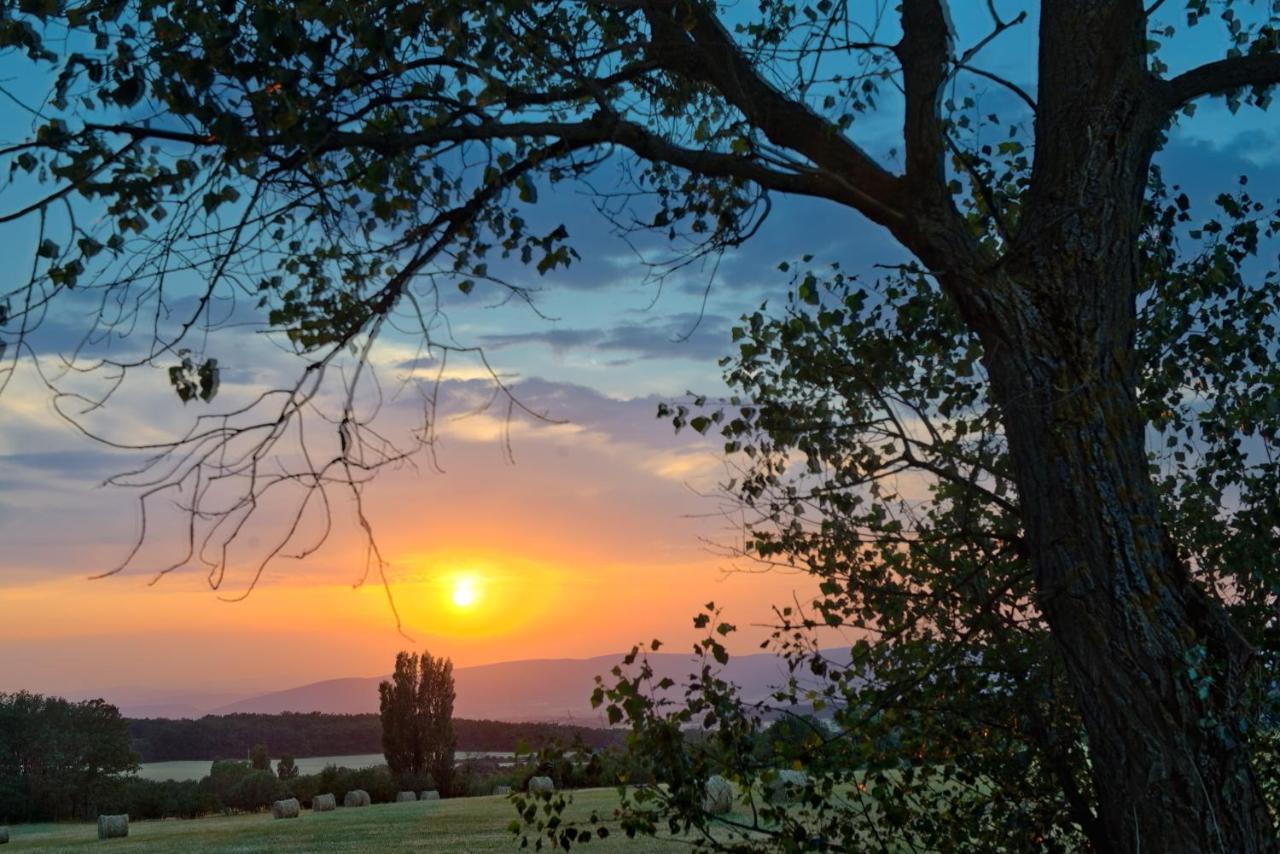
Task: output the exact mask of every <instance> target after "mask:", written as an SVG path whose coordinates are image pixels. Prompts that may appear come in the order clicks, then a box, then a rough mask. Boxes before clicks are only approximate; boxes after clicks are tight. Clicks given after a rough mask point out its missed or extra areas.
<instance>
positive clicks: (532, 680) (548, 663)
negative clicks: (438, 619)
mask: <svg viewBox="0 0 1280 854" xmlns="http://www.w3.org/2000/svg"><path fill="white" fill-rule="evenodd" d="M824 656H825V657H826V658H828V659H829V660H831V661H833V662H840V661H844V662H847V661H848V652H847V651H843V650H828V651H825V652H824ZM622 658H623V655H622V654H621V653H618V654H615V655H601V656H596V657H595V658H577V659H575V658H556V659H531V660H527V661H505V662H501V663H498V664H485V665H479V666H476V667H459V668H457V669H456V670H455V671H454V685H455V688H456V691H457V699H456V701H455V703H454V714H455V715H456V716H457V717H459V718H468V719H472V720H476V719H487V720H504V721H556V722H564V723H567V722H574V723H578V724H583V725H588V726H591V725H601V726H602V725H604V716H603V713H602V712H601V711H600V710H597V709H592V708H591V692H592V690H593V689H594V688H595V677H596V675H603V676H605V677H606V684H608V683H609V682H610V680H611V676H610V674H609V672H610V670H611V669H612V668H613V667H614V666H615V665H617V664H619V663H620V662H621V660H622ZM648 658H649V663H650V664H651V665H652V666H653V669H654V675H655V678H656V679H661V678H662V677H664V676H665V677H670V678H671V679H673V680H675V682H676V684H677V688H675V689H673V693H675V694H678V692H679V685H680V684H681V683H682V682H683V681H684V679H685V677H687V676H688V674H690V673H692V672H695V671H696V670H697V668H698V667H699V664H698V660H697V659H695V658H693V657H692V656H689V655H684V654H677V653H649V655H648ZM721 676H722V678H724V679H726V680H727V681H730V682H733V683H734V684H736V685H738V686H739V688H740V689H741V692H742V696H743V697H744V698H745V699H747V700H751V701H754V700H763V699H766V698H767V697H768V695H769V694H770V692H771V691H772V690H773V688H774V687H775V686H777V685H781V684H785V682H786V679H787V669H786V664H785V662H784V661H783V660H782V659H781V658H780V657H778V656H776V655H772V654H768V653H757V654H754V655H742V656H734V657H732V658H730V660H729V663H728V665H726V666H725V667H723V668H721ZM385 678H387V677H383V676H374V677H367V678H359V677H353V678H346V679H326V680H324V681H321V682H312V683H310V684H308V685H300V686H298V687H296V688H290V689H288V690H284V691H275V692H272V693H269V694H261V695H258V696H255V697H248V698H246V699H243V700H238V701H236V702H233V703H228V704H226V705H222V706H218V707H216V708H213V709H211V710H209V714H214V715H228V714H236V713H246V712H248V713H259V714H278V713H280V712H328V713H330V714H362V713H369V712H377V711H378V683H379V682H381V681H382V680H383V679H385Z"/></svg>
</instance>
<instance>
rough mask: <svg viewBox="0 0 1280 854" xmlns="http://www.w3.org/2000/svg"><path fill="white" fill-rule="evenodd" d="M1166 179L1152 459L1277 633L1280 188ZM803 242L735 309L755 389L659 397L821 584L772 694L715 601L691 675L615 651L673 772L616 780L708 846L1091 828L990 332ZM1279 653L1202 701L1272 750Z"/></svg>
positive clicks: (883, 843) (651, 744)
mask: <svg viewBox="0 0 1280 854" xmlns="http://www.w3.org/2000/svg"><path fill="white" fill-rule="evenodd" d="M1152 181H1153V183H1152V188H1151V194H1150V202H1149V204H1148V208H1147V210H1148V228H1147V231H1146V232H1145V237H1144V244H1143V250H1144V251H1143V257H1144V259H1145V261H1146V267H1145V273H1146V279H1145V282H1144V292H1143V295H1142V300H1141V306H1140V311H1141V314H1142V320H1141V322H1140V324H1139V327H1138V328H1139V329H1140V337H1139V340H1138V342H1137V352H1138V353H1139V354H1141V358H1142V364H1143V365H1144V370H1143V371H1142V374H1141V376H1142V382H1141V385H1140V388H1139V394H1140V399H1141V402H1142V403H1141V405H1142V407H1143V412H1144V414H1145V415H1146V417H1147V418H1148V421H1149V425H1150V427H1149V436H1150V441H1149V447H1150V458H1151V464H1152V466H1153V468H1154V469H1155V470H1157V471H1159V472H1160V476H1159V482H1160V485H1161V494H1162V497H1163V499H1164V502H1163V512H1164V513H1166V514H1167V517H1168V525H1169V529H1170V530H1171V531H1172V532H1174V535H1175V538H1176V542H1177V546H1178V548H1179V550H1180V551H1182V552H1183V553H1184V555H1185V556H1186V558H1187V559H1188V560H1189V561H1190V562H1191V563H1192V565H1193V566H1195V567H1196V572H1197V574H1198V575H1199V576H1200V578H1201V579H1202V581H1203V583H1205V584H1206V586H1208V587H1209V588H1210V589H1213V590H1215V591H1217V593H1218V595H1219V596H1220V597H1221V598H1222V600H1223V601H1224V602H1225V603H1226V604H1227V606H1228V608H1229V609H1230V610H1231V612H1232V615H1233V618H1234V620H1235V624H1236V625H1237V626H1238V627H1239V628H1240V630H1241V631H1243V632H1245V633H1246V634H1247V636H1248V637H1249V640H1250V642H1251V643H1252V644H1253V645H1254V647H1255V649H1257V650H1258V654H1259V655H1260V656H1262V657H1264V659H1265V660H1266V661H1271V660H1273V659H1274V656H1275V654H1276V650H1275V640H1274V639H1275V637H1276V634H1275V630H1276V606H1277V592H1280V557H1278V555H1280V551H1277V549H1276V547H1275V546H1276V542H1275V533H1276V531H1277V530H1280V524H1278V522H1280V520H1278V519H1277V517H1276V515H1275V514H1276V509H1277V507H1280V502H1278V501H1277V497H1278V496H1280V481H1277V471H1276V465H1277V463H1276V460H1277V450H1280V448H1278V447H1277V442H1278V441H1280V406H1276V405H1274V402H1275V400H1276V399H1277V396H1278V395H1280V374H1278V373H1277V370H1276V367H1275V366H1276V363H1277V358H1278V357H1280V353H1278V352H1277V349H1276V343H1275V342H1276V340H1277V336H1276V329H1275V324H1276V318H1277V316H1280V314H1278V312H1280V303H1278V302H1277V296H1276V295H1277V293H1280V288H1278V287H1277V285H1278V284H1280V283H1278V282H1277V280H1276V275H1277V274H1276V271H1275V270H1273V269H1269V268H1266V267H1259V266H1258V265H1257V264H1256V263H1254V260H1255V259H1256V256H1257V252H1258V249H1259V246H1265V245H1272V244H1271V243H1269V241H1274V240H1275V239H1276V238H1277V237H1278V236H1280V210H1277V209H1276V208H1275V207H1269V206H1266V205H1263V204H1261V203H1260V202H1257V201H1255V200H1254V199H1252V198H1251V197H1250V196H1249V194H1248V193H1247V192H1246V191H1245V190H1244V189H1243V188H1241V190H1240V191H1239V192H1237V193H1235V194H1224V195H1221V196H1219V197H1218V199H1217V202H1216V208H1217V210H1216V212H1215V215H1214V216H1213V217H1211V218H1208V219H1205V220H1203V221H1200V222H1196V221H1194V220H1193V219H1192V214H1191V211H1190V209H1189V204H1188V201H1187V198H1186V196H1185V195H1183V194H1181V193H1180V192H1178V189H1177V188H1173V189H1172V190H1169V189H1167V188H1166V187H1165V186H1164V184H1163V182H1162V180H1161V177H1160V174H1159V173H1158V172H1155V173H1153V179H1152ZM1180 244H1181V245H1182V246H1183V247H1186V246H1188V245H1190V246H1191V247H1193V248H1192V249H1191V251H1189V252H1187V251H1185V250H1184V251H1182V252H1181V253H1180V252H1179V251H1178V250H1179V245H1180ZM810 261H811V259H808V258H806V259H804V260H803V261H802V262H801V265H800V266H798V267H794V268H793V267H792V265H790V264H784V265H782V270H783V272H789V273H792V274H793V277H792V280H791V296H790V298H789V299H788V301H787V303H786V306H785V310H784V311H783V312H781V313H779V314H777V315H770V314H769V313H768V310H767V308H766V307H762V308H761V310H759V311H757V312H755V313H753V314H751V315H749V316H746V317H744V318H743V319H742V322H741V325H740V326H738V327H737V328H736V329H735V330H734V333H733V335H734V339H735V340H736V342H737V344H738V352H737V355H736V357H734V358H732V359H726V360H724V365H725V368H726V379H727V381H728V384H729V385H730V386H731V387H733V388H734V389H735V390H737V391H738V392H739V396H737V397H734V398H732V399H729V400H725V401H720V402H714V401H710V400H708V399H706V398H698V399H694V400H691V401H688V402H685V403H681V404H664V405H663V406H662V407H661V408H660V412H659V415H660V417H664V418H668V419H670V420H671V421H672V422H673V423H674V424H675V426H676V429H686V428H687V429H695V430H699V431H701V432H706V431H708V430H709V429H710V428H711V427H712V426H715V427H716V428H717V429H718V430H719V432H720V433H721V434H722V435H723V437H724V439H725V451H726V453H727V454H729V455H730V459H734V460H737V461H738V463H739V465H740V468H739V472H738V474H739V476H738V477H736V478H734V479H733V480H732V481H731V482H730V483H728V484H727V485H726V499H727V500H729V501H730V502H731V505H730V506H731V507H732V508H733V509H735V510H736V511H738V512H740V513H743V514H745V518H746V519H747V533H748V536H747V540H746V543H745V550H746V553H747V555H748V556H750V557H753V558H754V559H755V560H757V561H760V562H762V563H764V564H766V565H774V566H782V567H786V568H789V569H797V568H798V569H802V570H804V571H805V572H806V573H808V574H809V575H810V576H812V577H813V578H814V579H815V581H816V582H817V584H818V595H817V596H816V597H815V598H813V599H812V600H811V601H810V602H808V603H806V605H805V607H798V606H785V607H779V608H778V609H777V610H776V616H777V618H778V623H777V627H776V629H775V631H774V633H773V636H772V641H771V645H772V646H773V647H774V648H775V649H777V650H778V651H779V652H780V653H782V654H783V655H784V656H785V658H786V659H787V661H788V663H789V665H790V668H791V673H792V675H791V679H790V681H789V682H788V684H786V685H785V686H783V687H782V690H780V691H779V692H778V694H777V695H776V696H775V697H773V698H772V699H771V701H769V702H767V703H762V704H758V703H747V702H745V701H744V700H743V699H742V698H740V697H739V696H738V695H737V692H736V690H735V688H734V686H732V685H730V684H727V683H726V682H724V681H723V680H722V679H721V678H720V677H718V676H717V671H718V668H719V667H720V666H722V665H723V664H724V663H725V662H726V661H727V658H728V653H727V651H726V649H725V645H724V644H725V639H726V638H727V637H728V636H730V635H731V634H732V633H733V632H734V631H735V627H734V626H732V625H731V624H729V623H727V622H725V621H724V620H723V617H722V616H721V614H720V612H719V611H718V610H717V609H716V608H715V606H714V603H709V604H708V606H707V610H706V611H705V612H704V613H703V614H701V615H699V616H698V617H697V619H696V620H695V626H697V627H699V628H703V629H705V630H706V631H707V632H708V634H707V637H706V639H705V640H704V641H703V642H701V643H700V644H699V646H698V648H697V649H696V652H698V653H699V654H700V655H701V656H702V657H703V660H704V662H705V664H704V666H703V667H702V669H701V671H700V673H698V674H696V675H695V676H693V677H691V678H690V680H689V681H688V682H687V683H686V684H685V685H684V686H683V687H684V692H683V696H682V697H681V698H680V699H678V700H674V701H673V700H671V699H669V698H667V697H666V692H667V689H669V688H671V687H672V685H671V682H670V680H655V679H654V678H653V674H652V671H651V670H650V669H649V668H648V667H647V665H645V664H644V663H643V653H642V652H641V651H640V650H639V649H637V650H633V651H632V654H631V656H629V657H628V658H627V659H626V660H625V661H624V662H623V665H624V666H631V665H635V664H636V662H640V665H639V670H638V672H634V673H632V672H629V671H624V670H623V669H622V668H621V667H619V668H617V669H615V671H614V674H613V675H614V681H612V682H611V683H608V684H606V683H604V682H602V683H601V684H600V686H599V687H598V688H597V690H596V695H595V701H596V703H597V704H600V705H603V706H604V707H605V709H606V711H607V712H608V715H609V719H610V720H611V721H625V722H626V723H627V724H628V725H629V726H630V728H631V736H630V740H629V742H628V746H629V751H630V752H631V754H632V755H633V756H635V757H643V758H644V760H645V761H646V762H647V763H649V767H651V769H652V777H651V780H652V781H653V782H658V783H661V784H662V785H660V786H656V787H652V786H644V787H641V788H639V789H628V790H626V791H624V793H623V811H624V815H625V816H626V818H625V820H624V826H626V827H629V828H631V830H632V831H633V832H637V833H654V832H658V831H659V830H660V829H662V830H669V831H670V832H672V833H676V832H683V831H687V830H690V829H693V830H698V831H702V832H704V833H705V836H704V838H703V841H702V847H705V848H707V849H714V850H732V851H748V850H794V851H802V850H812V846H814V845H817V842H815V840H821V844H822V845H823V846H827V847H829V848H830V849H831V850H898V847H901V846H905V847H906V848H908V849H923V850H972V851H989V850H1006V851H1029V850H1042V851H1069V850H1078V849H1079V848H1080V847H1081V846H1082V845H1084V844H1085V839H1086V838H1087V837H1088V836H1089V835H1090V834H1096V833H1098V832H1099V829H1098V828H1097V825H1096V824H1095V819H1094V818H1093V817H1094V816H1095V815H1096V809H1097V807H1096V803H1095V799H1096V798H1097V795H1096V793H1095V792H1094V790H1093V785H1092V780H1091V776H1090V774H1089V769H1088V764H1087V759H1086V750H1085V748H1086V745H1087V737H1086V735H1085V733H1084V730H1083V725H1082V723H1081V720H1080V717H1079V713H1078V711H1077V708H1076V705H1075V702H1074V698H1073V696H1072V694H1071V692H1070V690H1069V687H1068V685H1067V684H1066V681H1065V678H1064V673H1063V665H1062V663H1061V661H1060V660H1059V659H1058V656H1057V653H1056V651H1055V648H1054V647H1053V645H1052V643H1051V639H1050V635H1049V632H1048V628H1047V626H1046V625H1045V624H1044V621H1043V618H1042V616H1041V614H1040V609H1039V606H1038V601H1037V597H1036V594H1035V592H1034V590H1033V589H1032V587H1031V579H1030V572H1029V567H1028V564H1027V552H1026V546H1025V543H1024V541H1023V532H1022V529H1021V522H1020V517H1019V515H1018V495H1017V490H1016V488H1015V487H1014V485H1013V484H1012V480H1011V477H1010V474H1009V462H1008V459H1007V447H1006V444H1005V441H1004V437H1003V434H1002V427H1001V421H1000V417H999V412H998V410H997V409H996V407H993V406H992V405H991V403H990V400H989V397H988V395H987V378H986V373H985V370H984V368H983V366H982V364H981V362H980V361H979V358H978V355H979V348H978V345H977V342H976V340H975V338H974V336H973V334H972V333H970V332H969V331H967V329H966V328H965V326H964V324H963V323H962V322H961V321H960V319H959V318H958V317H957V316H956V314H955V310H954V307H953V305H952V304H951V303H950V302H949V301H948V300H947V299H946V298H945V297H944V296H943V294H942V293H941V292H940V291H939V289H938V287H937V285H936V284H935V283H934V282H933V281H932V280H931V278H930V277H929V276H927V275H926V274H924V273H923V271H921V270H919V269H917V268H915V267H911V266H908V267H903V268H901V269H898V270H895V271H894V272H893V273H892V274H891V275H888V276H885V277H882V278H880V279H878V280H877V281H875V282H873V283H869V284H864V283H863V282H861V281H859V280H858V279H856V278H855V277H851V276H848V275H846V274H845V273H843V272H842V271H841V270H840V269H839V267H838V265H833V266H831V267H828V268H827V269H826V270H818V269H814V268H812V267H811V266H809V262H810ZM833 631H839V632H849V633H852V636H853V637H855V638H856V639H857V640H856V641H855V643H854V644H853V646H852V648H851V650H850V656H849V658H848V659H847V660H843V659H839V658H835V659H833V658H832V657H831V656H830V654H829V652H824V650H825V649H826V648H827V647H829V646H830V640H829V639H830V638H832V634H831V633H832V632H833ZM824 640H825V641H827V642H826V643H825V644H824ZM652 648H654V649H656V648H657V643H656V642H655V643H654V645H653V647H652ZM1187 667H1188V668H1190V669H1191V670H1192V671H1193V673H1195V676H1194V678H1197V679H1199V680H1200V684H1201V685H1202V690H1203V691H1204V692H1205V694H1206V695H1208V694H1209V693H1211V692H1217V691H1221V690H1223V688H1222V684H1221V682H1220V680H1221V678H1222V675H1221V674H1217V673H1214V672H1212V671H1211V670H1210V671H1207V672H1206V671H1205V670H1204V669H1203V668H1204V665H1203V663H1202V662H1200V661H1188V662H1187ZM1195 668H1201V670H1199V671H1196V670H1195ZM1269 672H1271V671H1270V670H1269V668H1264V669H1263V670H1262V671H1261V673H1260V675H1259V677H1258V679H1257V680H1256V681H1255V682H1254V684H1253V685H1252V686H1251V689H1252V693H1251V694H1250V697H1249V699H1248V700H1247V702H1245V703H1244V704H1243V705H1242V706H1241V707H1239V708H1238V710H1237V712H1236V714H1235V715H1234V716H1233V717H1232V718H1230V719H1205V720H1203V721H1201V725H1202V726H1204V727H1210V728H1216V729H1219V730H1224V731H1229V732H1230V733H1232V734H1233V735H1232V736H1231V737H1234V738H1251V739H1253V740H1254V743H1255V745H1256V753H1255V762H1256V767H1257V768H1258V769H1259V771H1260V772H1262V773H1263V774H1264V776H1265V777H1266V779H1270V776H1269V775H1270V771H1269V764H1270V763H1271V762H1272V761H1273V760H1272V757H1273V756H1274V741H1275V739H1274V733H1273V732H1272V730H1271V727H1273V726H1274V723H1275V721H1276V720H1277V717H1276V713H1277V710H1276V707H1275V702H1276V698H1277V692H1276V690H1275V686H1274V685H1273V684H1272V682H1271V681H1270V677H1269V676H1268V675H1267V674H1268V673H1269ZM796 709H811V710H812V712H813V714H814V715H816V716H817V718H816V719H815V718H813V717H807V716H798V715H797V713H796V711H795V710H796ZM778 715H782V717H781V718H780V719H779V718H777V716H778ZM771 721H772V722H771ZM786 768H800V769H804V770H806V771H807V772H808V775H809V780H810V783H809V785H808V786H807V787H806V788H805V790H804V792H803V793H802V795H801V796H800V798H799V799H798V802H797V803H775V802H771V801H770V798H769V792H770V789H771V786H775V780H776V775H777V774H778V772H779V769H786ZM711 774H720V775H723V776H725V777H727V778H728V779H730V780H731V781H733V782H734V783H735V784H736V785H737V788H738V792H739V801H738V806H737V808H736V810H735V812H734V813H733V814H732V815H730V816H728V817H720V816H716V815H711V814H708V813H706V812H704V807H703V803H702V786H703V785H704V783H705V781H706V779H707V778H708V777H709V776H710V775H711ZM625 782H645V781H625ZM775 787H776V786H775ZM1269 791H1271V792H1273V793H1274V791H1275V787H1274V786H1271V788H1270V789H1269ZM1274 803H1275V802H1274V801H1273V804H1274ZM548 808H549V810H550V812H549V813H547V815H545V816H544V815H541V814H538V813H535V812H532V811H528V810H526V813H525V819H526V822H527V831H526V832H527V833H529V838H533V839H542V838H543V837H544V836H552V837H553V838H555V839H556V841H557V843H558V844H559V843H563V842H564V841H565V840H568V841H569V842H573V841H574V840H575V839H576V834H577V833H578V829H579V828H578V827H576V826H574V825H568V826H564V825H561V824H559V823H558V822H556V821H555V819H554V817H555V816H558V815H560V812H561V809H562V807H561V806H560V805H559V803H558V802H551V803H550V804H549V806H548ZM1273 808H1274V806H1273ZM547 816H551V818H548V817H547ZM588 829H589V828H588ZM552 830H554V831H555V833H554V834H552V833H550V831H552Z"/></svg>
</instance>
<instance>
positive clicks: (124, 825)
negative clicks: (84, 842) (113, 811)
mask: <svg viewBox="0 0 1280 854" xmlns="http://www.w3.org/2000/svg"><path fill="white" fill-rule="evenodd" d="M128 835H129V816H127V815H100V816H98V838H99V839H123V838H124V837H126V836H128Z"/></svg>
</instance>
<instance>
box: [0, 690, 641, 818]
mask: <svg viewBox="0 0 1280 854" xmlns="http://www.w3.org/2000/svg"><path fill="white" fill-rule="evenodd" d="M453 727H454V732H455V734H456V737H457V744H458V748H459V749H461V750H463V751H486V750H491V751H510V752H515V753H518V754H520V756H523V757H524V759H523V760H521V759H520V756H517V761H516V763H515V765H514V766H505V767H499V765H498V763H497V762H496V761H492V760H468V761H465V762H462V763H461V764H459V765H458V766H457V768H456V769H455V770H454V772H453V775H452V778H451V779H450V780H449V781H448V783H447V794H449V795H453V796H467V795H477V794H486V795H487V794H491V793H492V791H493V788H494V786H497V785H509V786H513V787H519V786H520V785H521V784H522V783H523V781H524V780H525V779H526V778H527V777H529V776H530V775H531V774H532V773H533V771H534V770H535V768H536V767H537V766H538V763H539V760H537V759H536V758H534V756H533V755H532V752H533V751H538V750H540V749H542V748H544V747H545V746H547V745H549V744H552V743H558V744H570V743H572V744H575V745H577V753H576V755H577V756H578V757H581V759H565V760H561V761H559V762H558V763H556V764H555V766H554V767H553V768H551V769H550V772H551V773H552V774H554V776H555V777H556V779H557V781H558V782H559V783H560V785H563V786H582V785H603V784H608V783H610V782H613V781H614V780H616V779H617V776H618V774H619V773H621V772H620V769H618V768H616V767H614V766H615V765H616V761H615V760H613V759H612V758H610V757H611V756H612V753H613V751H612V750H602V748H606V747H609V746H610V745H613V744H616V743H617V742H618V741H619V739H620V737H621V734H620V733H618V732H611V731H607V730H592V729H589V728H586V727H569V726H560V725H554V724H518V723H505V722H500V721H464V720H459V721H453ZM266 745H270V749H268V748H267V746H266ZM379 752H382V725H381V723H380V721H379V717H378V715H324V714H284V715H228V716H225V717H216V716H209V717H204V718H201V719H199V720H164V719H149V720H133V721H130V720H127V719H125V718H123V717H121V716H120V712H119V710H118V709H117V708H116V707H115V706H112V705H110V704H109V703H105V702H103V701H101V700H90V701H84V702H79V703H75V702H71V701H68V700H64V699H62V698H59V697H43V696H40V695H38V694H29V693H26V692H19V693H16V694H0V824H2V823H4V822H27V821H51V820H60V819H70V818H81V819H91V818H93V817H94V816H96V815H98V814H112V813H128V814H129V816H130V817H131V818H133V819H147V818H169V817H177V818H193V817H196V816H200V815H208V814H211V813H231V812H245V811H255V810H260V809H265V808H267V807H269V806H270V805H271V803H272V802H273V801H275V800H278V799H280V798H287V797H296V798H298V799H299V800H300V801H302V803H303V804H304V805H309V804H310V802H311V798H312V797H313V796H314V795H315V794H317V793H322V792H323V793H333V794H335V795H336V796H337V798H338V800H339V802H341V800H342V798H343V796H345V794H346V793H347V792H348V791H349V790H351V789H364V790H365V791H367V792H368V793H369V795H370V797H371V799H372V801H373V802H374V803H382V802H388V801H393V800H395V796H396V793H397V792H398V791H401V790H406V789H411V790H414V791H423V790H426V789H444V788H445V786H443V785H441V784H440V782H439V781H437V780H435V779H434V778H433V777H432V775H431V774H430V773H411V774H404V773H401V774H394V773H392V772H391V771H390V770H389V769H388V768H387V767H386V766H379V767H375V768H365V769H360V770H353V769H349V768H340V767H336V766H329V767H327V768H325V769H324V770H323V771H322V772H321V773H319V774H307V775H302V774H298V773H297V768H296V766H295V765H294V763H293V757H294V756H307V755H310V756H315V755H341V754H344V753H353V754H356V753H379ZM597 753H598V754H599V755H598V756H597ZM227 756H249V757H250V758H249V760H247V761H239V760H228V759H217V758H215V757H227ZM199 759H210V760H211V762H210V768H209V774H208V775H207V776H205V777H204V778H203V779H201V780H199V781H192V780H186V781H174V780H168V781H154V780H145V779H142V778H139V777H137V776H134V772H136V771H137V769H138V764H139V762H140V761H167V760H199ZM272 759H279V760H280V762H279V765H278V766H277V770H275V771H272V770H271V760H272ZM544 770H545V769H544Z"/></svg>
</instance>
